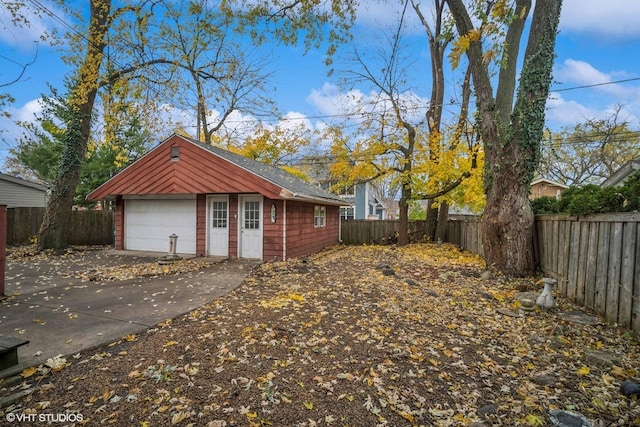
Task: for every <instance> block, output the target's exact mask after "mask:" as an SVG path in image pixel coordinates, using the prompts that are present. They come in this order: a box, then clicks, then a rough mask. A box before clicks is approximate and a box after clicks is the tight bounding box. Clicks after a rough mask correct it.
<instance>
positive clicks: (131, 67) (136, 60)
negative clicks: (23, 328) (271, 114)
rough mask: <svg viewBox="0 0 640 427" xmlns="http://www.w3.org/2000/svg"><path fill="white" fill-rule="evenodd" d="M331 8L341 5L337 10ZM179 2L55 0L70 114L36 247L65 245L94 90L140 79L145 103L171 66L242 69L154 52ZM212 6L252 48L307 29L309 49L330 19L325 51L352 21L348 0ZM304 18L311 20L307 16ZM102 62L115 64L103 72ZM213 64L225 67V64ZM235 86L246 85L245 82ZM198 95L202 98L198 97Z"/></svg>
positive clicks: (207, 30) (164, 90) (193, 5)
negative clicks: (69, 23) (71, 1)
mask: <svg viewBox="0 0 640 427" xmlns="http://www.w3.org/2000/svg"><path fill="white" fill-rule="evenodd" d="M9 3H10V6H11V8H10V12H11V13H12V15H13V22H16V23H18V24H21V25H28V24H29V22H28V19H26V18H25V17H26V16H28V14H27V13H26V11H25V9H26V8H27V4H25V3H22V2H8V1H3V4H6V5H9ZM208 4H209V3H207V2H205V1H199V0H193V1H189V2H188V8H189V11H190V12H191V11H195V12H197V10H198V9H199V8H200V9H202V8H203V7H205V6H207V5H208ZM338 4H339V5H340V6H341V7H337V6H338ZM179 5H180V2H178V3H175V2H164V1H142V2H139V3H136V4H124V5H122V6H116V5H114V4H113V2H112V1H111V0H90V2H89V4H88V9H89V11H88V12H87V11H86V10H85V9H84V8H72V7H71V6H69V5H68V4H66V5H65V3H64V2H63V1H62V0H59V6H60V7H61V8H62V9H63V10H65V11H66V13H67V15H66V16H68V17H71V18H72V19H74V20H75V22H74V24H75V25H74V26H73V29H72V30H71V31H70V32H69V33H68V34H67V36H68V38H69V39H68V40H67V41H66V43H64V44H63V45H62V46H63V49H64V52H63V56H64V58H65V60H66V61H67V63H69V64H71V65H72V66H73V67H74V69H75V70H74V72H73V73H72V74H73V75H72V76H71V77H70V81H71V82H72V83H71V86H70V87H71V90H70V94H69V105H70V106H71V111H72V117H70V118H69V121H68V122H67V128H66V130H65V136H64V141H63V150H62V155H61V162H60V165H59V168H58V171H57V174H56V179H55V182H54V183H53V185H52V187H51V196H50V198H49V202H48V205H47V209H46V212H45V216H44V220H43V223H42V227H41V229H40V232H39V236H38V249H39V250H42V249H45V248H56V249H61V248H64V247H65V246H66V245H67V242H66V236H67V234H68V233H67V231H68V228H69V215H68V211H69V210H70V209H71V207H72V205H73V200H74V196H75V188H76V186H77V183H78V180H79V176H80V169H81V167H82V164H83V162H84V159H85V155H86V152H87V149H88V145H89V141H90V138H91V134H92V123H93V122H94V120H93V119H94V114H95V103H96V100H97V99H98V97H99V96H100V90H101V88H103V87H104V86H105V85H108V84H110V83H114V82H117V81H120V80H123V79H127V80H131V81H137V82H140V85H141V86H140V87H141V88H147V89H148V88H151V90H150V91H146V92H144V91H142V90H141V91H140V92H139V95H140V96H146V97H147V99H149V98H148V97H155V98H162V97H166V96H167V94H168V93H170V92H171V90H175V89H176V88H175V86H172V83H171V82H172V81H173V80H172V77H173V76H172V74H171V73H172V71H175V70H178V69H180V70H182V71H184V70H186V71H187V72H194V73H196V75H197V76H198V77H202V78H206V77H209V76H210V77H211V78H212V79H213V80H216V79H217V80H224V79H234V78H235V77H236V76H238V75H240V74H242V73H244V72H249V71H250V69H248V68H242V67H239V66H237V65H233V64H232V68H230V69H226V70H223V71H221V72H218V71H220V70H218V69H215V68H213V69H209V70H202V69H199V68H197V67H195V66H194V67H190V66H189V64H187V63H185V61H184V57H180V56H178V55H172V56H169V55H168V54H167V52H168V51H167V50H166V49H162V50H157V49H156V46H155V45H154V42H155V41H158V40H160V38H161V37H162V36H163V34H165V35H166V34H169V33H168V32H164V33H163V30H164V29H166V26H167V25H168V23H169V22H171V20H168V19H166V16H165V13H166V12H167V11H170V10H173V8H174V6H179ZM36 6H38V7H42V6H40V5H36ZM74 6H75V5H74ZM342 6H344V7H342ZM217 8H218V11H219V12H220V16H226V17H228V18H230V19H231V18H233V19H231V22H233V23H234V25H235V26H234V28H233V31H238V32H239V33H241V34H245V35H249V36H250V37H251V38H252V39H253V40H254V41H256V42H257V43H259V42H262V41H264V40H265V36H266V35H267V34H272V35H273V36H274V38H275V39H276V40H277V41H281V42H283V43H296V42H297V41H298V36H299V31H300V30H301V29H303V28H304V29H306V30H307V31H306V33H305V34H306V35H305V38H306V42H307V47H312V46H315V45H318V44H319V43H320V42H321V40H323V39H325V33H324V29H325V25H327V24H329V23H332V22H333V23H335V26H334V28H333V29H332V31H331V32H330V34H329V35H328V39H329V40H330V43H329V46H330V47H329V49H330V52H329V53H330V54H331V53H332V51H331V50H332V46H335V43H337V42H339V41H340V40H344V39H346V38H347V36H346V29H347V28H348V26H349V25H350V23H351V22H353V16H354V9H355V2H353V1H340V2H338V1H334V5H333V6H332V7H331V8H329V9H323V8H322V6H320V5H318V4H317V2H315V1H312V0H303V1H294V0H290V1H288V0H276V1H272V2H266V1H265V2H261V1H258V2H253V3H252V4H250V5H247V4H245V2H243V1H240V0H238V1H228V2H222V3H221V4H219V5H218V6H217ZM87 17H88V21H87V20H86V18H87ZM311 17H313V19H310V18H311ZM203 24H205V22H203ZM274 24H275V25H274ZM85 25H86V26H85ZM70 28H71V27H70ZM201 29H202V31H203V34H202V35H201V36H197V37H201V39H202V40H204V39H205V36H208V35H210V34H211V33H215V31H216V30H217V28H215V26H206V25H203V26H202V27H201ZM174 34H175V33H174ZM193 37H196V36H194V35H193V34H190V35H189V36H188V37H186V38H180V39H177V40H175V41H176V43H185V45H187V46H188V45H190V44H191V43H193V42H198V41H199V40H200V39H197V38H193ZM218 46H222V47H224V46H225V45H224V44H221V45H218ZM158 47H162V46H158ZM187 49H188V47H187ZM174 52H175V51H174ZM107 58H108V59H109V61H107ZM109 64H111V65H115V67H109V66H108V65H109ZM216 64H218V65H226V62H225V61H223V62H217V63H216ZM232 81H233V80H232ZM236 81H237V80H236ZM243 81H244V82H247V80H246V79H245V80H243ZM228 87H229V93H231V96H232V98H233V97H235V98H233V99H235V100H237V99H240V98H241V97H240V95H241V93H240V92H242V93H246V92H249V91H251V90H253V89H255V87H254V86H253V85H251V84H249V85H246V84H240V85H235V86H234V85H233V84H231V85H230V86H228ZM202 95H203V96H205V97H206V93H204V92H202ZM165 101H166V98H165ZM197 104H198V106H197V108H196V110H197V111H198V116H199V117H200V118H201V119H202V118H203V117H207V115H208V113H209V112H210V111H209V110H208V109H207V108H203V106H202V103H201V102H198V103H197ZM236 105H237V104H236ZM207 130H210V129H209V128H207Z"/></svg>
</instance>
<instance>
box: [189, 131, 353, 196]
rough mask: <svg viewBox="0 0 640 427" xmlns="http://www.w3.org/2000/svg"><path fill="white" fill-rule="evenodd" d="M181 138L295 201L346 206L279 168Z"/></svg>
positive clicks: (316, 187) (327, 193) (320, 189)
mask: <svg viewBox="0 0 640 427" xmlns="http://www.w3.org/2000/svg"><path fill="white" fill-rule="evenodd" d="M183 138H185V139H187V140H188V141H190V142H192V143H194V144H197V145H199V146H201V147H202V148H204V149H206V150H208V151H210V152H212V153H214V154H215V155H217V156H219V157H221V158H223V159H225V160H227V161H229V162H231V163H233V164H235V165H237V166H240V167H241V168H243V169H245V170H247V171H249V172H251V173H253V174H255V175H257V176H259V177H260V178H263V179H265V180H267V181H269V182H271V183H273V184H275V185H277V186H279V187H282V188H284V189H285V190H287V191H290V192H291V193H293V195H294V198H296V199H315V200H324V201H326V202H328V203H330V204H336V205H344V206H346V205H348V203H345V202H344V200H342V199H341V198H340V197H339V196H337V195H335V194H333V193H330V192H328V191H325V190H323V189H322V188H320V187H318V186H316V185H313V184H310V183H308V182H306V181H304V180H302V179H300V178H298V177H297V176H295V175H292V174H290V173H289V172H287V171H284V170H282V169H280V168H279V167H276V166H272V165H268V164H266V163H262V162H258V161H256V160H253V159H250V158H248V157H244V156H241V155H239V154H236V153H232V152H231V151H228V150H225V149H222V148H219V147H214V146H212V145H208V144H204V143H202V142H199V141H196V140H194V139H191V138H186V137H183Z"/></svg>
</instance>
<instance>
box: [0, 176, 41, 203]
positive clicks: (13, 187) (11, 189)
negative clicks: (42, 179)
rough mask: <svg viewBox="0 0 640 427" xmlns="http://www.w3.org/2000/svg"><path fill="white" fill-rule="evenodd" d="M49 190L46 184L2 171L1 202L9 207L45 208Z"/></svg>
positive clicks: (0, 180) (0, 183) (0, 177)
mask: <svg viewBox="0 0 640 427" xmlns="http://www.w3.org/2000/svg"><path fill="white" fill-rule="evenodd" d="M48 190H49V189H48V188H47V187H46V186H45V185H42V184H38V183H35V182H31V181H27V180H25V179H22V178H16V177H14V176H10V175H6V174H3V173H0V204H2V205H7V208H43V207H45V206H47V193H48Z"/></svg>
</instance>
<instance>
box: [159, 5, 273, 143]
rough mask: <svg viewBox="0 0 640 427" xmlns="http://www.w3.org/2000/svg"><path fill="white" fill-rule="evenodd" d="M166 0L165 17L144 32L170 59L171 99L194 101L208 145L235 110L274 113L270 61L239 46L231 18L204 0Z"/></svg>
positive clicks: (199, 129) (201, 134) (200, 132)
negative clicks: (268, 90)
mask: <svg viewBox="0 0 640 427" xmlns="http://www.w3.org/2000/svg"><path fill="white" fill-rule="evenodd" d="M166 4H167V11H166V12H165V14H164V16H165V20H163V21H162V22H160V23H158V25H161V27H160V28H159V29H158V31H152V34H150V35H149V36H148V45H149V46H153V51H155V52H159V53H160V54H161V55H164V56H165V57H167V58H171V61H170V62H171V63H170V64H169V67H168V68H169V69H168V70H167V73H168V75H173V76H174V78H173V79H172V80H173V82H172V86H173V87H174V88H176V89H178V90H177V91H173V92H172V94H173V95H174V96H173V99H174V101H175V102H177V103H179V104H180V105H189V103H190V102H193V101H194V100H195V102H196V108H195V114H196V117H197V135H198V138H200V139H201V140H202V141H204V142H206V143H208V144H210V143H211V141H212V136H213V135H214V133H216V132H217V131H218V130H219V129H220V128H221V127H222V126H223V125H224V124H225V122H226V120H227V119H228V118H229V116H230V115H231V114H232V113H234V112H242V113H246V114H250V115H252V116H256V117H259V116H264V115H271V116H273V115H274V106H273V103H272V101H271V100H270V99H269V98H268V97H267V95H266V92H265V88H266V85H267V83H268V79H269V76H270V73H269V71H268V65H269V61H268V59H267V58H265V57H253V56H252V54H251V53H250V51H249V50H248V49H247V47H246V46H242V45H241V43H240V40H242V39H243V37H241V36H239V35H238V34H237V31H236V29H235V28H234V26H235V21H236V18H235V17H233V16H229V15H228V14H226V13H225V12H224V11H223V10H221V9H220V7H219V6H218V5H215V4H212V3H211V2H207V1H202V0H200V1H193V0H192V1H189V2H174V3H171V2H168V3H166ZM156 33H157V34H156ZM181 71H182V72H181ZM176 79H177V80H179V81H176ZM214 109H215V110H216V111H217V116H216V117H212V113H213V110H214Z"/></svg>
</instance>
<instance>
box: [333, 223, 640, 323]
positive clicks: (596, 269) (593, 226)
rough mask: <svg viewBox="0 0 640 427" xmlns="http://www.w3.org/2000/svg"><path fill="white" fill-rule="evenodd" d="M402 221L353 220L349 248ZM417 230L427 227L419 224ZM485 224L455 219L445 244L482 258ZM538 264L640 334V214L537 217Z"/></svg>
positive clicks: (583, 300) (562, 286) (347, 233)
mask: <svg viewBox="0 0 640 427" xmlns="http://www.w3.org/2000/svg"><path fill="white" fill-rule="evenodd" d="M397 225H398V221H366V220H365V221H348V222H344V223H343V225H342V236H343V241H344V243H347V244H363V243H365V244H371V243H376V239H378V240H379V239H380V238H381V237H382V236H385V235H388V234H389V233H394V232H396V231H397ZM413 225H414V226H424V223H423V222H422V221H418V222H416V223H415V224H413ZM480 231H481V223H480V220H479V219H478V217H474V216H451V217H450V219H449V223H448V225H447V235H446V240H447V242H449V243H453V244H456V245H458V246H461V247H462V248H464V249H465V250H468V251H470V252H473V253H476V254H479V255H482V254H483V248H482V239H481V238H480V236H481V235H480ZM533 243H534V247H535V249H536V250H535V253H536V264H537V265H538V267H539V269H540V271H541V272H542V274H543V275H544V276H545V277H552V278H554V279H556V280H557V281H558V286H557V291H558V292H559V293H560V294H561V295H563V296H564V297H566V298H568V299H570V300H572V301H573V302H575V303H576V304H579V305H582V306H584V307H586V308H589V309H592V310H594V311H596V312H597V313H598V314H600V315H601V316H602V317H603V318H605V319H606V320H607V321H608V322H609V323H617V324H619V325H620V326H622V327H624V328H627V329H631V330H634V331H640V213H618V214H597V215H585V216H579V217H576V216H566V215H539V216H536V229H535V236H534V242H533Z"/></svg>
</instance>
